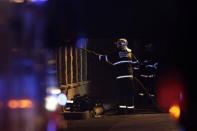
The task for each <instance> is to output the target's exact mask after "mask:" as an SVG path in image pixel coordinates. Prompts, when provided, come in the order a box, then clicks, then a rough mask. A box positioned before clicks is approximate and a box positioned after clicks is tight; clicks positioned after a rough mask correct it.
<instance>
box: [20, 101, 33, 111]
mask: <svg viewBox="0 0 197 131" xmlns="http://www.w3.org/2000/svg"><path fill="white" fill-rule="evenodd" d="M32 107H33V103H32V101H31V100H27V99H24V100H19V108H23V109H25V108H32Z"/></svg>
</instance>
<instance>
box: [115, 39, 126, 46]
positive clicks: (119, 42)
mask: <svg viewBox="0 0 197 131" xmlns="http://www.w3.org/2000/svg"><path fill="white" fill-rule="evenodd" d="M115 44H116V46H117V47H125V46H127V45H128V41H127V39H124V38H120V39H118V40H117V42H115Z"/></svg>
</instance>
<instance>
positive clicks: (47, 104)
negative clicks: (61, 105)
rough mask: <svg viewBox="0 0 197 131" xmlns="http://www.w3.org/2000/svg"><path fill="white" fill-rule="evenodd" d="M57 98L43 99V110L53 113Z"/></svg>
mask: <svg viewBox="0 0 197 131" xmlns="http://www.w3.org/2000/svg"><path fill="white" fill-rule="evenodd" d="M57 104H58V102H57V97H55V96H47V97H46V98H45V108H46V110H48V111H55V110H56V109H57Z"/></svg>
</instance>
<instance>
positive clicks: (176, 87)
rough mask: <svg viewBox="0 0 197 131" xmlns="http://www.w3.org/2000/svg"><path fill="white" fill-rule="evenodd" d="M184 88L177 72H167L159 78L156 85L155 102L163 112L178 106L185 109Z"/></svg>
mask: <svg viewBox="0 0 197 131" xmlns="http://www.w3.org/2000/svg"><path fill="white" fill-rule="evenodd" d="M184 88H185V86H184V84H183V80H182V76H181V75H180V74H179V73H177V72H173V71H171V72H168V73H166V74H164V75H163V76H161V77H160V80H159V82H158V85H157V95H156V96H157V101H158V104H159V105H160V107H161V108H162V109H163V110H164V111H168V110H169V108H171V106H172V105H179V106H180V108H181V110H184V109H185V107H186V106H185V104H186V103H185V102H186V96H185V92H184V91H185V90H184Z"/></svg>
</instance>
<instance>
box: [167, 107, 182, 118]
mask: <svg viewBox="0 0 197 131" xmlns="http://www.w3.org/2000/svg"><path fill="white" fill-rule="evenodd" d="M169 113H170V116H172V117H173V118H175V119H177V120H178V119H179V117H180V114H181V110H180V107H179V106H178V105H173V106H171V107H170V108H169Z"/></svg>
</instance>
